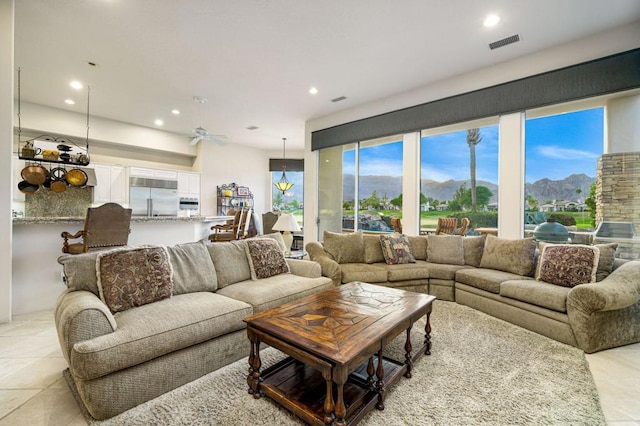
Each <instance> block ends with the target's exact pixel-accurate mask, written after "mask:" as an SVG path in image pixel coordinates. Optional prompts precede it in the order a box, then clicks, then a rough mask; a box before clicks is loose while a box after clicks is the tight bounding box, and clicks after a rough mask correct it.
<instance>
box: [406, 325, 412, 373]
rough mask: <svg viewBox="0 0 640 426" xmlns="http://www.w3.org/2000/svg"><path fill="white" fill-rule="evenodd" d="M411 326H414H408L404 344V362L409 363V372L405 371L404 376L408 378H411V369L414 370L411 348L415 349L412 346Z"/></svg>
mask: <svg viewBox="0 0 640 426" xmlns="http://www.w3.org/2000/svg"><path fill="white" fill-rule="evenodd" d="M411 328H412V327H409V328H407V341H406V342H405V344H404V350H405V353H404V359H405V362H404V363H405V364H406V365H407V372H406V373H404V377H406V378H407V379H410V378H411V370H413V360H412V359H411V350H412V349H413V348H412V347H411Z"/></svg>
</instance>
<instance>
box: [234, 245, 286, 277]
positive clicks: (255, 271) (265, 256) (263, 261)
mask: <svg viewBox="0 0 640 426" xmlns="http://www.w3.org/2000/svg"><path fill="white" fill-rule="evenodd" d="M245 246H246V249H247V256H249V269H250V270H251V279H252V280H254V281H255V280H258V279H261V278H269V277H272V276H274V275H280V274H286V273H288V272H289V265H288V264H287V261H286V259H285V258H284V253H283V252H282V250H280V246H279V245H278V243H277V241H276V240H273V239H271V238H250V239H248V240H246V244H245Z"/></svg>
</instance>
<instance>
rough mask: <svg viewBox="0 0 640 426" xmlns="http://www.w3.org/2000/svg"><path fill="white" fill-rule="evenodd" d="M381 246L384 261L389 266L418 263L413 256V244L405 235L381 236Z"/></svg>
mask: <svg viewBox="0 0 640 426" xmlns="http://www.w3.org/2000/svg"><path fill="white" fill-rule="evenodd" d="M380 245H381V247H382V254H383V256H384V261H385V262H387V264H388V265H398V264H401V263H416V258H415V257H413V254H411V244H409V239H408V238H407V236H406V235H404V234H396V233H394V234H391V235H380Z"/></svg>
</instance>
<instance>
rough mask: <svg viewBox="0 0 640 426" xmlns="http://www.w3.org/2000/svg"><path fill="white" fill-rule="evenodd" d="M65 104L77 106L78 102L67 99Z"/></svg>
mask: <svg viewBox="0 0 640 426" xmlns="http://www.w3.org/2000/svg"><path fill="white" fill-rule="evenodd" d="M64 103H65V104H67V105H75V104H76V102H75V101H74V100H73V99H65V100H64Z"/></svg>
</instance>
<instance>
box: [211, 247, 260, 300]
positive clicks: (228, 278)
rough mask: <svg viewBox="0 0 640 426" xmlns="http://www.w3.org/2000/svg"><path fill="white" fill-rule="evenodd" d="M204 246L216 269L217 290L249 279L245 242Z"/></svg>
mask: <svg viewBox="0 0 640 426" xmlns="http://www.w3.org/2000/svg"><path fill="white" fill-rule="evenodd" d="M205 244H206V246H207V249H208V250H209V255H210V256H211V260H213V266H214V267H215V268H216V275H217V277H218V288H219V289H220V288H224V287H226V286H228V285H230V284H235V283H237V282H240V281H246V280H250V279H251V268H250V267H249V260H248V259H247V248H246V245H245V240H240V241H231V242H226V243H205Z"/></svg>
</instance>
